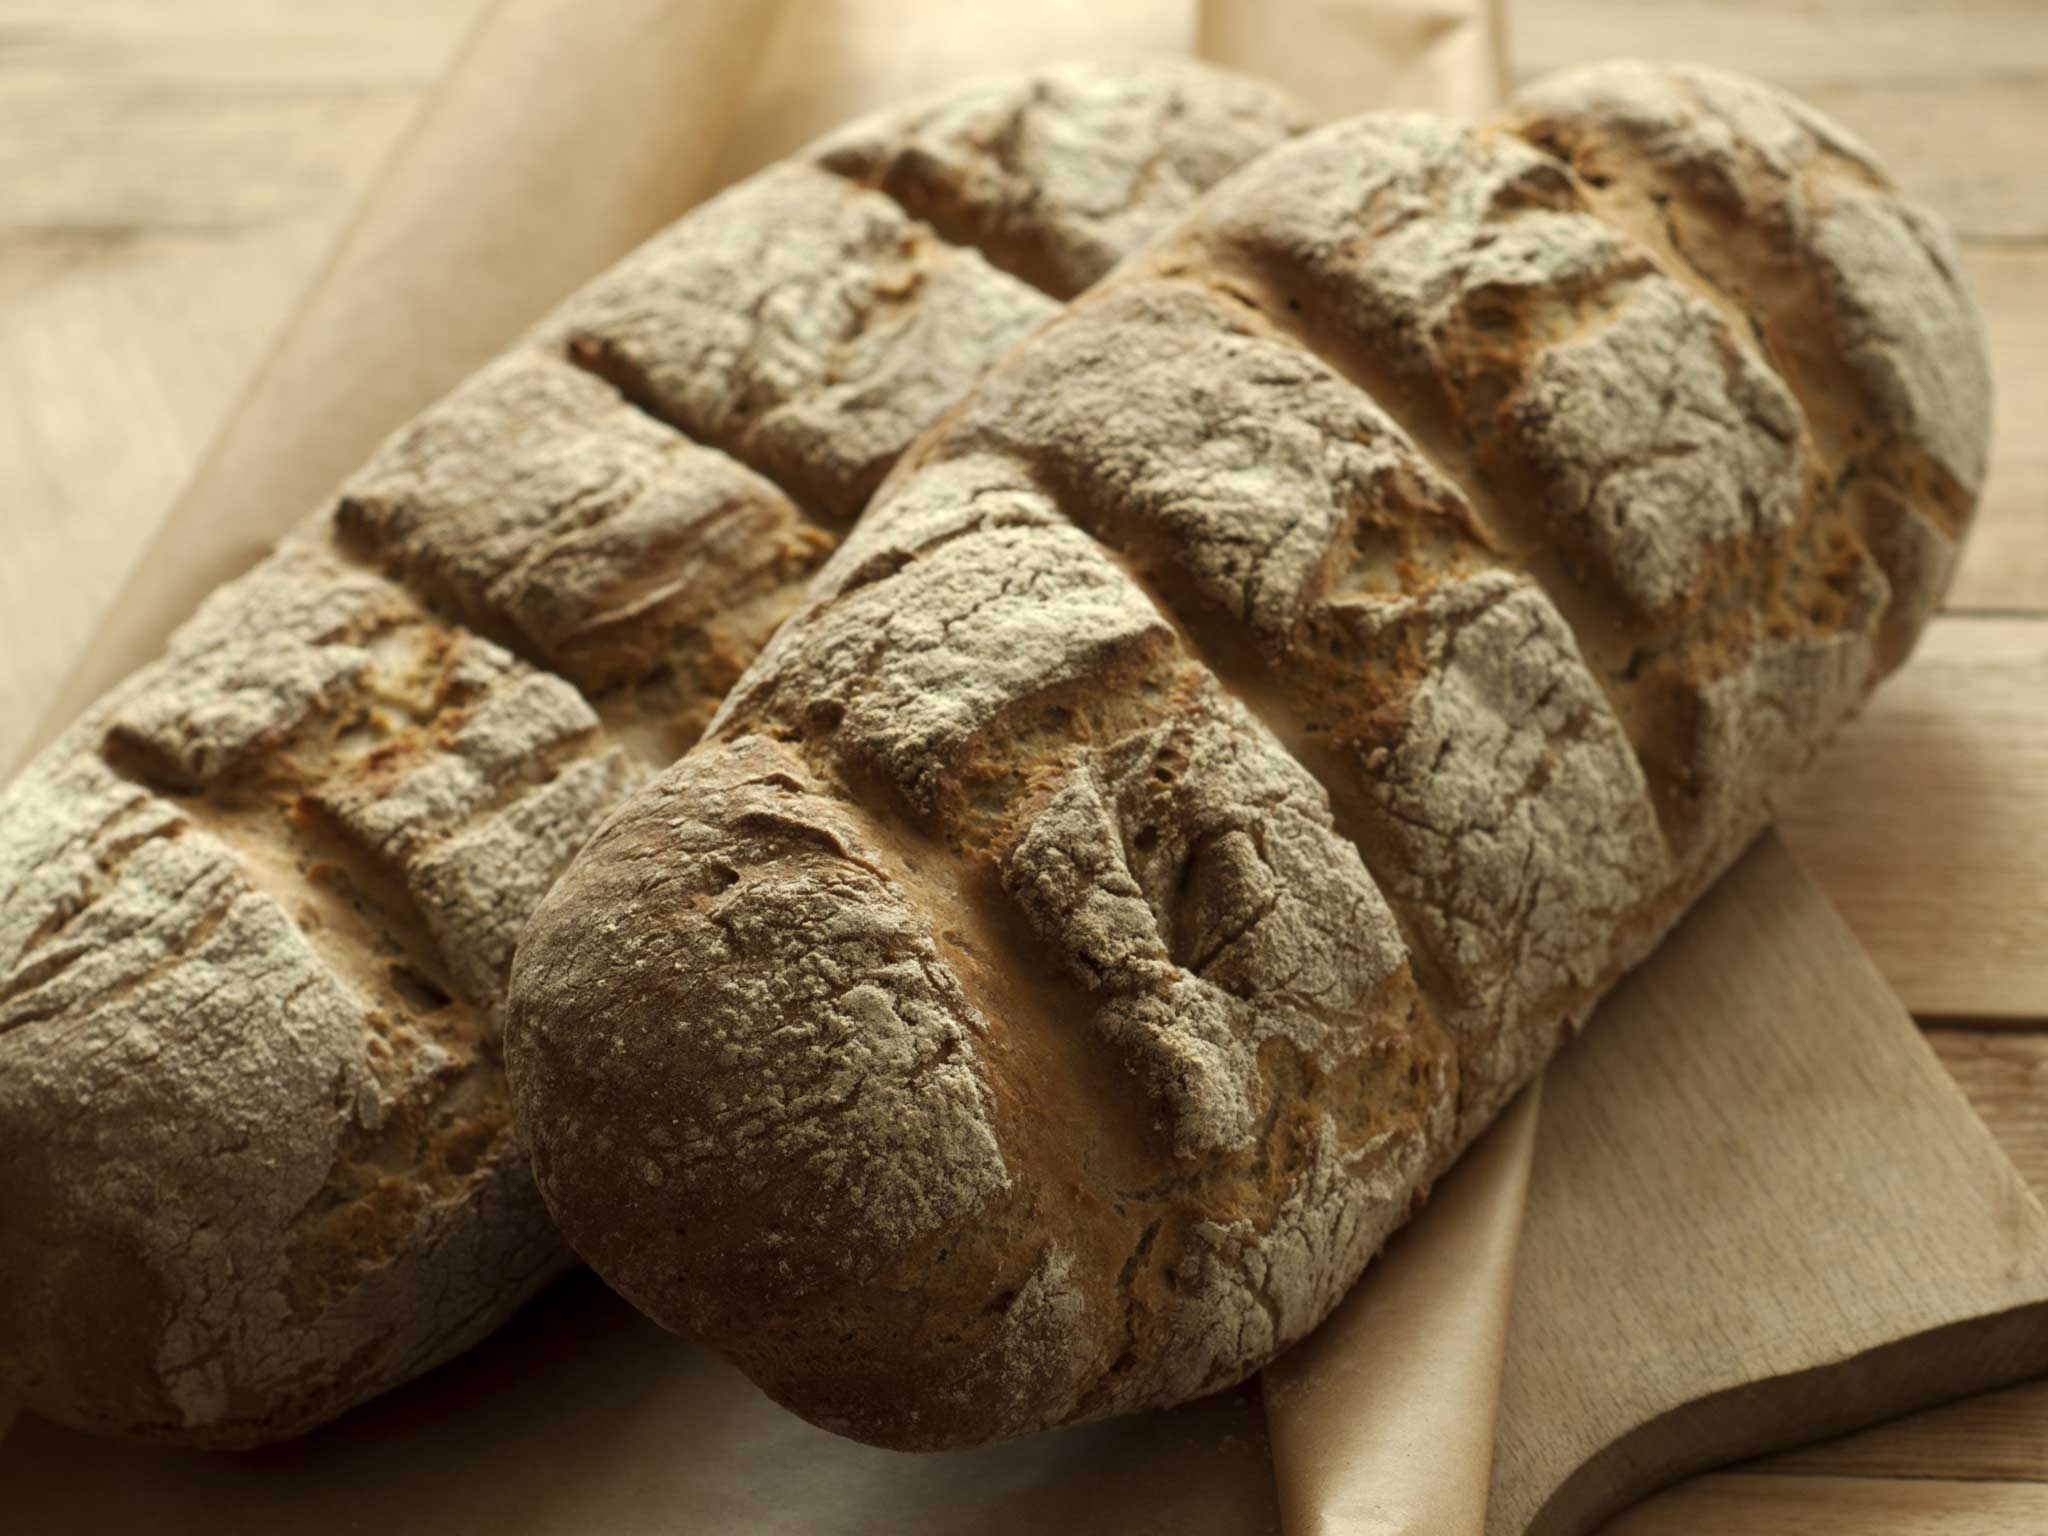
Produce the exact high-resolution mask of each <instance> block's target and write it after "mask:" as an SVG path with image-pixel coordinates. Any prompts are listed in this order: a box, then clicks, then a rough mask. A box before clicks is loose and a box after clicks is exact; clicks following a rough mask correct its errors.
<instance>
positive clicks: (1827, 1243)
mask: <svg viewBox="0 0 2048 1536" xmlns="http://www.w3.org/2000/svg"><path fill="white" fill-rule="evenodd" d="M2042 1370H2048V1212H2044V1211H2043V1209H2042V1207H2041V1205H2040V1203H2039V1202H2038V1201H2037V1200H2036V1199H2035V1198H2034V1196H2033V1195H2032V1194H2031V1193H2030V1192H2029V1191H2028V1189H2027V1187H2026V1185H2025V1183H2024V1182H2023V1181H2022V1180H2021V1178H2020V1176H2019V1174H2018V1173H2017V1172H2016V1171H2015V1170H2014V1168H2013V1166H2012V1164H2011V1163H2010V1162H2009V1161H2008V1160H2007V1159H2006V1158H2005V1156H2004V1155H2003V1154H2002V1153H2001V1152H2000V1150H1999V1149H1998V1146H1997V1144H1996V1143H1995V1142H1994V1141H1993V1140H1992V1138H1991V1136H1990V1134H1989V1132H1987V1131H1986V1130H1985V1129H1984V1127H1983V1125H1982V1123H1981V1122H1980V1121H1979V1120H1978V1119H1977V1117H1976V1116H1975V1115H1974V1114H1973V1113H1972V1112H1971V1110H1970V1107H1969V1104H1968V1102H1967V1101H1966V1100H1965V1098H1964V1097H1963V1095H1962V1093H1961V1092H1960V1091H1959V1090H1958V1089H1957V1087H1956V1086H1955V1084H1954V1082H1953V1081H1952V1080H1951V1079H1950V1077H1949V1076H1948V1074H1947V1073H1946V1072H1945V1071H1944V1070H1943V1069H1942V1067H1941V1064H1940V1062H1939V1061H1938V1060H1937V1059H1936V1057H1935V1054H1934V1052H1933V1050H1931V1049H1930V1048H1929V1046H1928V1044H1927V1042H1926V1041H1925V1040H1924V1039H1923V1037H1922V1036H1921V1034H1920V1032H1919V1031H1918V1030H1917V1029H1916V1028H1915V1027H1914V1025H1913V1023H1912V1021H1911V1020H1910V1019H1908V1018H1907V1017H1906V1015H1905V1014H1904V1012H1903V1011H1902V1010H1901V1009H1900V1007H1899V1004H1898V1002H1897V1000H1896V998H1894V997H1893V996H1892V994H1891V993H1890V992H1889V991H1887V990H1886V988H1885V986H1884V983H1883V980H1882V979H1881V978H1880V977H1879V976H1878V974H1877V973H1876V971H1875V970H1874V969H1873V968H1872V967H1871V965H1870V963H1869V961H1868V960H1867V958H1866V957H1865V956H1864V955H1863V953H1862V952H1861V951H1860V950H1859V949H1858V948H1857V947H1856V944H1855V940H1854V939H1853V938H1852V937H1851V936H1850V934H1849V932H1848V930H1847V928H1846V927H1844V926H1843V924H1842V923H1841V921H1840V919H1839V918H1837V917H1836V916H1835V915H1834V913H1833V912H1832V911H1831V910H1830V909H1829V908H1828V906H1827V904H1826V902H1825V900H1824V899H1823V898H1822V897H1821V896H1820V895H1819V893H1818V892H1817V891H1816V890H1815V889H1814V888H1813V886H1812V885H1811V884H1810V883H1809V882H1807V881H1806V880H1804V879H1803V878H1802V877H1801V875H1800V872H1799V869H1798V867H1797V865H1796V864H1795V863H1794V862H1793V860H1792V859H1791V857H1790V855H1788V854H1787V853H1786V852H1785V851H1784V849H1783V847H1782V845H1781V844H1779V842H1778V841H1777V839H1776V838H1775V837H1773V836H1766V837H1765V838H1764V839H1763V840H1761V841H1760V842H1759V843H1758V844H1757V846H1756V847H1755V848H1753V849H1751V851H1750V853H1749V854H1748V855H1747V856H1746V857H1745V858H1744V859H1743V860H1742V861H1741V863H1739V864H1738V865H1737V866H1736V868H1735V869H1734V870H1733V871H1731V872H1730V873H1729V875H1728V876H1727V877H1725V878H1724V879H1723V880H1722V881H1721V883H1720V884H1719V885H1718V886H1716V887H1715V889H1714V890H1712V891H1710V892H1709V893H1708V894H1707V896H1706V897H1705V898H1704V899H1703V900H1702V901H1701V903H1700V905H1699V907H1698V908H1697V909H1696V910H1695V911H1694V912H1693V914H1692V916H1691V917H1690V918H1689V919H1688V920H1687V921H1686V923H1685V924H1684V925H1683V926H1682V927H1681V928H1680V930H1679V931H1678V932H1677V933H1676V934H1674V935H1673V936H1672V938H1671V939H1670V940H1668V941H1667V942H1666V943H1665V944H1664V946H1663V947H1662V948H1661V949H1660V950H1659V951H1658V952H1657V954H1656V955H1654V956H1653V957H1652V958H1651V960H1650V961H1649V962H1648V963H1646V964H1645V965H1644V966H1643V968H1642V969H1641V970H1640V971H1638V972H1637V973H1636V974H1635V975H1634V976H1633V977H1631V978H1630V979H1629V980H1628V981H1626V982H1624V983H1623V985H1622V986H1621V987H1620V988H1619V989H1618V990H1617V991H1616V992H1615V993H1614V995H1613V996H1612V997H1610V998H1609V999H1608V1001H1607V1003H1606V1004H1605V1005H1603V1007H1602V1008H1601V1010H1600V1012H1599V1014H1598V1015H1597V1016H1596V1017H1595V1019H1594V1021H1593V1023H1592V1025H1591V1026H1590V1027H1589V1029H1588V1031H1587V1034H1586V1036H1585V1038H1583V1039H1582V1040H1580V1041H1578V1042H1576V1043H1575V1045H1574V1046H1573V1048H1572V1049H1570V1050H1569V1051H1567V1052H1566V1053H1565V1055H1564V1056H1562V1057H1561V1058H1560V1059H1559V1060H1558V1062H1557V1063H1556V1064H1555V1065H1554V1066H1553V1067H1552V1069H1551V1071H1550V1073H1549V1074H1548V1076H1547V1077H1546V1078H1545V1082H1544V1106H1543V1117H1542V1124H1541V1127H1540V1130H1539V1133H1538V1139H1537V1151H1536V1161H1535V1165H1534V1168H1533V1170H1532V1173H1531V1180H1530V1189H1529V1201H1528V1207H1527V1210H1526V1212H1525V1215H1524V1219H1523V1229H1522V1249H1521V1257H1520V1262H1519V1268H1518V1270H1517V1273H1516V1280H1515V1296H1514V1304H1513V1312H1512V1314H1511V1317H1510V1322H1509V1329H1508V1342H1507V1351H1506V1356H1505V1360H1504V1363H1503V1367H1502V1376H1501V1393H1500V1412H1499V1418H1498V1420H1497V1424H1496V1438H1495V1444H1494V1470H1493V1491H1492V1495H1491V1498H1490V1500H1489V1506H1488V1511H1487V1530H1488V1532H1489V1533H1490V1536H1522V1533H1524V1532H1529V1533H1537V1536H1557V1533H1576V1532H1581V1531H1587V1530H1590V1529H1592V1528H1593V1527H1594V1526H1595V1525H1597V1523H1598V1522H1599V1521H1600V1520H1602V1519H1605V1518H1607V1517H1609V1516H1611V1515H1612V1514H1614V1513H1615V1512H1617V1511H1618V1510H1620V1509H1622V1508H1623V1507H1625V1506H1627V1505H1628V1504H1630V1503H1631V1502H1633V1501H1634V1500H1636V1499H1637V1498H1639V1497H1641V1496H1642V1495H1644V1494H1645V1493H1647V1492H1649V1491H1650V1490H1652V1489H1654V1488H1657V1487H1660V1486H1663V1485H1665V1484H1667V1483H1670V1482H1672V1481H1673V1480H1675V1479H1677V1478H1679V1477H1682V1476H1684V1475H1686V1474H1688V1473H1691V1472H1695V1471H1698V1470H1701V1469H1703V1468H1707V1467H1711V1466H1715V1465H1718V1464H1722V1463H1725V1462H1728V1461H1731V1460H1734V1459H1735V1458H1737V1457H1740V1456H1745V1455H1751V1454H1755V1453H1757V1452H1760V1451H1763V1450H1767V1449H1773V1448H1776V1447H1780V1446H1785V1445H1790V1444H1795V1443H1798V1442H1800V1441H1804V1440H1812V1439H1814V1438H1817V1437H1819V1436H1822V1435H1826V1434H1829V1433H1834V1432H1839V1431H1842V1430H1845V1429H1848V1428H1850V1427H1852V1426H1855V1425H1860V1424H1868V1423H1872V1422H1875V1421H1877V1420H1879V1419H1883V1418H1887V1417H1890V1416H1892V1415H1895V1414H1898V1413H1900V1412H1903V1411H1905V1410H1907V1409H1909V1408H1913V1407H1917V1406H1923V1405H1925V1404H1928V1403H1931V1402H1936V1401H1940V1400H1942V1399H1944V1398H1950V1397H1955V1396H1958V1395H1961V1394H1963V1393H1967V1392H1971V1391H1978V1390H1982V1389H1985V1388H1988V1387H1994V1386H1999V1385H2004V1384H2009V1383H2011V1382H2013V1381H2015V1380H2018V1379H2020V1378H2022V1377H2025V1376H2028V1375H2031V1374H2035V1373H2037V1372H2040V1371H2042ZM1646 1529H1647V1528H1646Z"/></svg>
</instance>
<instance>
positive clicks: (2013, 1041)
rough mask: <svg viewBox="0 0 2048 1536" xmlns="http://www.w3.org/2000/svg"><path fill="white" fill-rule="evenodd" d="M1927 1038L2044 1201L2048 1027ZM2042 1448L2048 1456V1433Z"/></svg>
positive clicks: (1940, 1032)
mask: <svg viewBox="0 0 2048 1536" xmlns="http://www.w3.org/2000/svg"><path fill="white" fill-rule="evenodd" d="M1927 1038H1928V1043H1929V1044H1931V1045H1932V1046H1933V1047H1934V1053H1935V1054H1936V1055H1937V1056H1939V1057H1940V1058H1941V1064H1942V1065H1943V1066H1944V1067H1947V1068H1948V1071H1949V1075H1950V1076H1951V1077H1953V1078H1954V1079H1955V1080H1956V1084H1957V1086H1958V1087H1960V1088H1961V1089H1962V1090H1963V1093H1964V1096H1965V1097H1967V1098H1968V1099H1969V1101H1970V1105H1971V1107H1972V1108H1973V1109H1975V1110H1976V1111H1977V1114H1978V1115H1979V1116H1980V1117H1981V1118H1982V1119H1983V1121H1984V1124H1985V1125H1986V1126H1988V1127H1989V1128H1990V1130H1991V1132H1992V1134H1993V1135H1995V1136H1996V1137H1997V1138H1998V1142H1999V1145H2000V1146H2002V1147H2004V1148H2005V1151H2006V1155H2007V1156H2008V1157H2010V1158H2011V1159H2012V1161H2013V1166H2014V1167H2015V1168H2017V1169H2019V1171H2020V1175H2021V1177H2023V1178H2024V1179H2026V1181H2027V1182H2028V1183H2029V1184H2030V1185H2031V1186H2032V1187H2033V1189H2034V1192H2035V1193H2036V1194H2037V1195H2039V1196H2040V1197H2041V1198H2042V1199H2043V1201H2044V1202H2048V1032H2044V1031H2041V1030H2027V1031H2024V1032H2012V1033H2006V1032H2002V1031H2001V1032H1986V1031H1982V1030H1973V1029H1937V1030H1933V1031H1930V1032H1929V1034H1928V1037H1927ZM2041 1449H2042V1454H2043V1455H2044V1456H2048V1437H2044V1438H2043V1440H2042V1445H2041Z"/></svg>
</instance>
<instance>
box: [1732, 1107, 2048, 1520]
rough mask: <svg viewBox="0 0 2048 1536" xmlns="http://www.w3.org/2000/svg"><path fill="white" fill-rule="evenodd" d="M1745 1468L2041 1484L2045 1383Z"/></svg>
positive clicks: (2045, 1467)
mask: <svg viewBox="0 0 2048 1536" xmlns="http://www.w3.org/2000/svg"><path fill="white" fill-rule="evenodd" d="M2036 1113H2037V1114H2038V1113H2039V1106H2038V1105H2037V1106H2036ZM1753 1470H1756V1471H1764V1472H1784V1473H1818V1474H1821V1475H1823V1476H1835V1477H1911V1478H1956V1479H1962V1480H1966V1481H1970V1482H1997V1481H2001V1480H2003V1481H2008V1482H2021V1483H2042V1484H2048V1381H2034V1382H2028V1383H2027V1384H2026V1385H2025V1386H2019V1387H2011V1388H2008V1389H2007V1390H2005V1391H2003V1392H1987V1393H1985V1394H1984V1395H1983V1396H1981V1397H1972V1398H1966V1399H1964V1400H1963V1401H1962V1402H1959V1403H1949V1404H1947V1405H1945V1406H1943V1407H1940V1408H1929V1409H1927V1410H1925V1411H1924V1412H1921V1413H1914V1414H1908V1415H1907V1416H1906V1417H1905V1418H1903V1419H1898V1420H1896V1421H1894V1422H1893V1423H1890V1424H1883V1425H1879V1426H1878V1427H1877V1428H1875V1429H1869V1430H1865V1431H1864V1432H1863V1433H1862V1434H1860V1435H1848V1436H1845V1437H1844V1438H1842V1439H1839V1440H1827V1441H1823V1442H1822V1443H1820V1444H1819V1445H1811V1446H1806V1447H1804V1448H1803V1449H1800V1450H1796V1451H1787V1452H1785V1453H1784V1454H1783V1455H1779V1456H1773V1457H1770V1458H1769V1459H1768V1460H1765V1461H1761V1462H1758V1463H1756V1464H1755V1467H1754V1469H1753Z"/></svg>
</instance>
